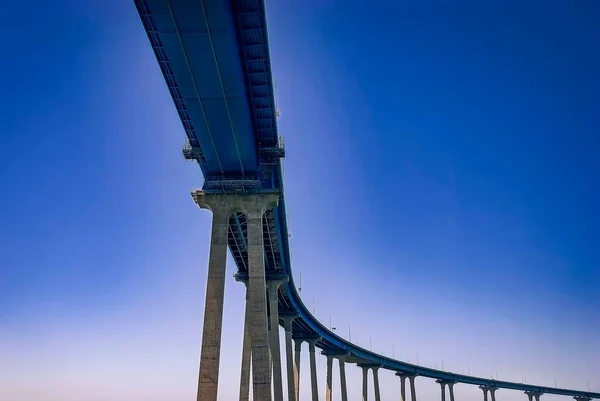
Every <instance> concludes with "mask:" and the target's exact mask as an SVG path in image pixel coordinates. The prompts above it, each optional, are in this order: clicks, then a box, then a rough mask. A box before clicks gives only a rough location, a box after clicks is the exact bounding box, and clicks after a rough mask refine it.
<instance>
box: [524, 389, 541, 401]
mask: <svg viewBox="0 0 600 401" xmlns="http://www.w3.org/2000/svg"><path fill="white" fill-rule="evenodd" d="M542 394H544V393H542V392H540V391H525V395H527V397H528V398H529V401H533V399H534V398H535V401H540V396H541V395H542Z"/></svg>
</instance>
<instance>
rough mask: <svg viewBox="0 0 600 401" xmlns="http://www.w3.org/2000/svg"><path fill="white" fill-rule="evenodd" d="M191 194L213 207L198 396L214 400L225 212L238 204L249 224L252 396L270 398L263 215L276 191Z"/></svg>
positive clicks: (200, 203)
mask: <svg viewBox="0 0 600 401" xmlns="http://www.w3.org/2000/svg"><path fill="white" fill-rule="evenodd" d="M192 197H193V199H194V201H195V202H196V204H197V205H198V206H199V207H200V208H202V209H209V210H211V211H212V212H213V221H212V229H211V243H210V251H209V261H208V279H207V286H206V301H205V307H204V326H203V330H202V347H201V351H200V369H199V374H198V376H199V377H198V394H197V399H198V400H199V401H217V390H218V383H219V362H220V357H221V334H222V329H223V300H224V295H225V265H226V259H227V235H228V229H229V217H230V216H231V214H232V213H233V212H234V211H238V210H239V211H242V212H244V213H245V215H246V221H247V227H248V231H247V234H248V289H247V297H248V299H247V301H246V304H247V307H246V316H245V317H244V321H245V322H246V323H247V325H246V327H247V328H248V335H249V337H250V349H251V350H250V354H251V360H252V386H253V394H254V397H255V398H256V399H259V400H271V394H272V393H271V371H270V357H271V354H270V348H269V336H268V325H267V294H266V279H265V266H264V245H263V228H262V217H263V214H264V213H265V212H266V211H267V210H268V209H270V208H272V207H274V206H276V205H277V202H278V194H276V193H261V194H249V195H239V194H210V193H208V194H207V193H205V192H204V191H201V190H199V191H194V192H192Z"/></svg>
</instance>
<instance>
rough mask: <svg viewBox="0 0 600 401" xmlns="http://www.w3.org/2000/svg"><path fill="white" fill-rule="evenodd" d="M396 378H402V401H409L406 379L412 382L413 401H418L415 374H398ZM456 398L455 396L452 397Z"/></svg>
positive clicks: (411, 394)
mask: <svg viewBox="0 0 600 401" xmlns="http://www.w3.org/2000/svg"><path fill="white" fill-rule="evenodd" d="M396 376H398V377H399V378H400V400H401V401H407V399H406V378H408V379H409V381H410V396H411V399H412V401H417V394H416V393H415V377H417V375H416V374H415V373H404V372H396ZM452 397H454V395H452Z"/></svg>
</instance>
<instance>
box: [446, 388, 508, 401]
mask: <svg viewBox="0 0 600 401" xmlns="http://www.w3.org/2000/svg"><path fill="white" fill-rule="evenodd" d="M496 390H498V388H497V387H490V395H491V396H492V401H496ZM452 401H454V400H452Z"/></svg>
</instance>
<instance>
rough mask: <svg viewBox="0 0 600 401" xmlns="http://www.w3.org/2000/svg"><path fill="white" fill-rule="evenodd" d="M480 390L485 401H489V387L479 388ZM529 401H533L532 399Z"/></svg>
mask: <svg viewBox="0 0 600 401" xmlns="http://www.w3.org/2000/svg"><path fill="white" fill-rule="evenodd" d="M479 388H480V389H481V390H482V391H483V401H488V387H486V386H479ZM529 401H531V399H530V400H529Z"/></svg>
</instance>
